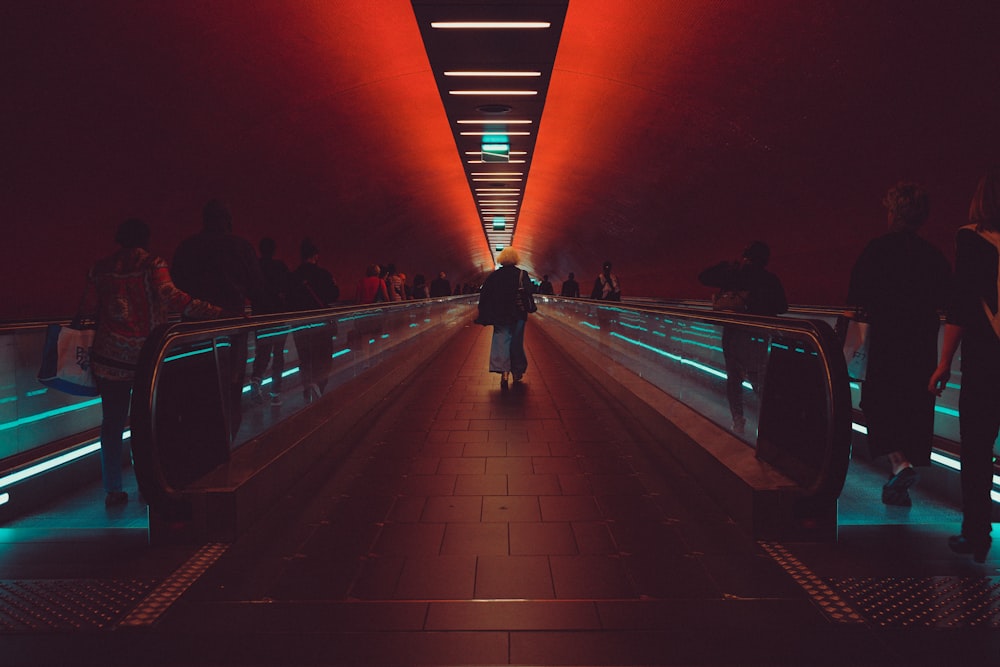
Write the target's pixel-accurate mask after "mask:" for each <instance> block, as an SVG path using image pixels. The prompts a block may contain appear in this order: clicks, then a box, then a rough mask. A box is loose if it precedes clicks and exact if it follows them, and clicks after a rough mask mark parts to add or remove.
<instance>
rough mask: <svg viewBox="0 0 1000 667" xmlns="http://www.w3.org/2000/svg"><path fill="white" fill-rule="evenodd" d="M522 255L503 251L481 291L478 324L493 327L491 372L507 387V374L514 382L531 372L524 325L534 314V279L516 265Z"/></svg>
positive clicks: (512, 251) (509, 250)
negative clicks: (518, 303)
mask: <svg viewBox="0 0 1000 667" xmlns="http://www.w3.org/2000/svg"><path fill="white" fill-rule="evenodd" d="M519 259H520V258H519V256H518V253H517V251H516V250H514V249H513V248H504V249H503V250H501V251H500V254H499V255H497V263H499V264H500V268H499V269H497V270H496V271H494V272H493V273H491V274H490V276H489V277H488V278H487V279H486V281H485V282H484V283H483V287H482V290H480V292H479V316H478V317H477V318H476V323H477V324H482V325H483V326H490V325H492V326H493V340H492V343H491V346H490V372H491V373H500V387H501V388H502V389H506V388H507V384H508V382H507V376H508V374H510V375H513V376H514V382H515V383H519V382H521V377H522V376H523V375H524V373H525V371H527V370H528V357H527V356H526V355H525V353H524V326H525V324H526V323H527V321H528V313H529V312H533V311H534V309H535V307H534V300H533V299H532V288H531V279H530V277H529V276H528V272H527V271H522V270H521V269H520V268H518V266H517V262H518V260H519ZM519 290H520V292H521V298H522V303H524V304H525V309H523V310H522V309H519V308H518V307H517V305H516V301H515V297H516V296H517V294H518V291H519Z"/></svg>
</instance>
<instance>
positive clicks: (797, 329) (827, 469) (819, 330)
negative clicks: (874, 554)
mask: <svg viewBox="0 0 1000 667" xmlns="http://www.w3.org/2000/svg"><path fill="white" fill-rule="evenodd" d="M549 298H550V299H552V300H553V301H554V302H555V303H557V304H558V303H564V304H565V305H566V306H567V307H575V308H576V309H579V308H596V309H597V310H598V311H605V312H604V317H603V318H602V317H601V312H598V313H597V316H598V319H599V320H600V319H604V320H605V323H602V324H606V323H607V322H609V321H611V322H614V317H613V315H614V313H615V312H616V311H618V312H623V313H630V314H632V315H638V316H641V317H645V318H649V319H655V318H660V319H664V318H669V319H670V320H685V321H688V322H697V323H699V324H703V325H709V326H712V327H717V328H719V329H725V328H728V327H751V328H756V330H762V331H763V330H766V331H767V332H769V339H770V340H771V341H774V340H780V339H782V338H794V339H799V340H807V341H810V342H811V345H812V347H813V348H814V349H815V351H816V353H817V354H816V357H815V360H816V363H818V364H819V371H820V374H821V378H822V383H823V387H822V390H821V400H822V402H823V404H824V405H823V406H822V410H823V419H822V421H823V428H822V436H821V440H822V441H821V442H818V443H802V442H795V441H794V440H795V439H796V438H797V435H796V434H794V433H791V432H788V433H785V434H780V433H779V430H780V428H781V427H780V423H779V422H778V421H777V419H776V418H777V415H779V414H780V413H781V412H782V408H783V407H787V401H788V394H787V392H788V390H789V389H788V388H787V387H786V388H782V387H780V386H777V387H772V388H773V391H769V390H767V388H766V387H765V391H764V396H763V398H762V406H761V414H762V421H763V420H764V415H765V414H766V415H768V423H767V424H766V429H765V428H764V426H765V424H762V430H761V433H760V436H759V438H758V442H757V454H758V457H759V458H761V459H763V460H766V461H768V462H769V463H771V464H773V465H775V467H777V468H779V469H780V470H782V471H783V472H785V473H786V474H788V475H789V476H790V477H792V479H795V480H796V481H797V482H798V483H799V484H800V485H801V487H802V490H803V492H804V493H805V494H806V495H808V496H812V497H816V498H830V497H833V498H835V497H837V496H838V495H839V493H840V491H841V489H842V488H843V484H844V481H845V479H846V476H847V469H848V465H849V463H850V452H851V423H852V419H851V417H852V408H851V394H850V384H849V379H848V377H847V369H846V365H845V363H844V358H843V354H842V351H841V345H840V342H839V340H838V338H837V336H836V334H835V332H834V330H833V328H832V327H831V326H830V325H829V324H828V323H827V322H824V321H822V320H818V319H800V318H788V317H766V316H757V315H745V314H738V313H732V312H725V311H713V310H704V309H700V308H689V307H676V306H664V305H655V304H651V303H642V304H641V305H640V304H639V303H635V302H631V303H629V302H625V303H614V304H610V303H608V302H600V301H590V300H575V299H561V298H559V297H549ZM609 326H617V327H618V328H619V329H620V331H618V330H617V329H616V330H615V331H614V332H613V333H614V335H615V336H618V337H620V338H624V339H626V340H628V338H629V336H630V331H629V330H628V329H625V328H623V327H621V325H620V324H619V323H617V322H615V323H614V324H612V325H609ZM661 339H662V337H661ZM799 356H804V355H799ZM775 363H776V362H775V361H774V359H773V358H771V356H770V352H769V366H773V365H774V364H775ZM789 363H790V362H789V359H787V358H783V359H782V362H781V364H783V365H784V366H785V367H786V368H788V373H783V374H780V375H774V371H775V370H776V369H769V370H768V382H769V383H770V384H772V385H773V384H775V383H781V382H785V381H791V382H795V381H796V380H795V378H794V371H795V369H794V368H791V367H790V366H789ZM790 373H791V375H789V374H790ZM786 375H787V376H788V377H784V376H786ZM804 388H805V389H809V387H804ZM661 389H662V387H661ZM783 389H784V391H783ZM668 393H669V391H668ZM783 402H784V403H786V406H782V403H783ZM789 419H791V415H790V416H789ZM765 430H766V431H767V432H765ZM784 440H791V441H788V442H785V441H784ZM807 445H808V446H811V447H814V449H812V451H808V452H805V453H804V455H801V454H803V452H800V451H797V450H796V448H797V447H805V446H807ZM806 461H809V464H808V465H807V464H806ZM813 467H815V470H811V468H813Z"/></svg>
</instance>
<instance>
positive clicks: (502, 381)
mask: <svg viewBox="0 0 1000 667" xmlns="http://www.w3.org/2000/svg"><path fill="white" fill-rule="evenodd" d="M500 388H501V389H506V388H507V374H506V373H501V374H500Z"/></svg>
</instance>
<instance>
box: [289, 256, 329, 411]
mask: <svg viewBox="0 0 1000 667" xmlns="http://www.w3.org/2000/svg"><path fill="white" fill-rule="evenodd" d="M300 254H301V257H302V263H301V264H299V266H298V268H296V269H295V271H293V272H292V287H291V289H290V291H289V302H290V303H289V305H290V306H292V307H293V308H294V309H295V310H319V309H322V308H326V307H327V306H329V305H330V304H332V303H333V302H335V301H336V300H337V299H338V298H340V288H339V287H337V283H336V282H335V281H334V279H333V276H332V275H331V274H330V272H329V271H327V270H326V269H324V268H322V267H321V266H319V248H318V247H317V246H316V244H315V243H313V242H312V241H311V240H310V239H308V238H307V239H303V241H302V245H301V247H300ZM335 325H336V320H333V324H332V325H331V324H330V323H327V322H324V323H323V325H322V326H316V327H305V328H302V329H299V330H297V331H296V332H295V333H294V338H295V348H296V349H297V350H298V353H299V371H300V372H301V373H302V397H303V398H304V399H305V401H306V402H307V403H311V402H313V401H315V400H316V399H318V398H319V397H320V396H321V395H322V394H323V391H324V390H325V389H326V383H327V380H328V379H329V375H330V369H331V368H332V366H333V336H334V335H336V333H337V332H336V331H335V330H334V328H333V327H334V326H335Z"/></svg>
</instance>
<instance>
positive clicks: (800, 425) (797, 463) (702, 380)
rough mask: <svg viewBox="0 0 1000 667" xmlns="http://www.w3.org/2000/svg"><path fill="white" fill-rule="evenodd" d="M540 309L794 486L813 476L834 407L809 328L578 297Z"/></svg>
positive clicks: (822, 462) (823, 453)
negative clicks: (744, 446) (711, 424)
mask: <svg viewBox="0 0 1000 667" xmlns="http://www.w3.org/2000/svg"><path fill="white" fill-rule="evenodd" d="M539 313H541V314H543V316H545V317H552V318H555V319H557V320H559V321H560V322H561V323H562V324H563V325H564V326H567V327H569V328H570V329H571V330H572V332H573V333H574V334H575V335H576V336H578V337H579V338H580V339H581V344H589V345H591V346H592V347H594V348H596V349H597V350H599V351H600V352H601V353H602V354H604V355H605V356H607V357H608V358H609V359H610V360H611V361H613V362H615V363H616V364H619V365H621V366H623V367H625V368H627V369H629V370H631V371H632V372H634V373H635V374H636V375H638V376H640V377H642V378H644V379H645V380H646V381H648V382H650V383H651V384H653V385H654V386H656V387H657V388H659V389H661V390H662V391H664V392H666V393H667V394H669V395H670V396H672V397H674V398H676V399H677V400H679V401H681V402H683V403H685V404H686V405H688V406H689V407H691V408H692V409H693V410H694V411H695V412H697V413H699V414H701V415H703V416H705V417H707V418H708V419H710V420H711V421H713V422H715V423H716V424H718V425H719V426H721V427H722V428H724V429H727V430H729V431H730V432H732V433H733V434H734V435H736V436H737V437H739V438H741V439H742V440H743V441H744V442H746V443H747V444H748V445H749V446H751V447H756V448H757V450H758V456H759V457H760V458H762V459H765V460H768V461H770V462H773V463H775V464H777V465H779V467H781V468H782V469H783V470H784V471H785V472H786V473H788V474H789V475H790V476H792V477H793V478H795V479H797V481H800V482H801V483H803V484H804V485H807V486H808V485H810V484H812V483H813V482H814V481H816V480H817V479H818V474H819V472H820V471H821V470H822V468H823V467H824V465H825V462H826V456H827V455H828V443H829V442H830V426H831V423H830V415H831V410H832V406H831V401H830V385H829V379H828V369H827V368H826V366H825V363H824V361H823V359H822V358H821V356H820V354H819V352H818V350H817V348H816V342H815V340H814V338H813V335H811V334H810V333H808V331H802V332H801V333H798V332H796V331H794V327H792V329H793V330H788V329H775V328H774V327H773V326H769V325H768V324H766V323H761V324H759V325H756V324H754V322H753V320H752V319H746V320H743V319H737V320H735V321H733V318H728V319H729V321H725V320H726V319H727V318H725V317H718V316H713V315H712V314H711V313H706V314H705V316H700V315H699V314H698V313H696V312H692V313H691V314H690V315H683V314H679V313H674V314H671V313H666V312H656V311H654V310H646V309H634V308H623V307H620V306H618V305H604V304H600V303H595V302H582V301H566V300H559V301H554V302H552V307H549V308H545V309H540V310H539ZM799 328H805V327H804V325H800V326H799ZM844 400H845V406H846V396H845V399H844Z"/></svg>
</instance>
